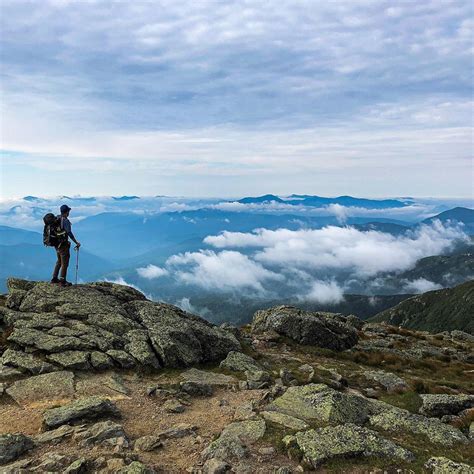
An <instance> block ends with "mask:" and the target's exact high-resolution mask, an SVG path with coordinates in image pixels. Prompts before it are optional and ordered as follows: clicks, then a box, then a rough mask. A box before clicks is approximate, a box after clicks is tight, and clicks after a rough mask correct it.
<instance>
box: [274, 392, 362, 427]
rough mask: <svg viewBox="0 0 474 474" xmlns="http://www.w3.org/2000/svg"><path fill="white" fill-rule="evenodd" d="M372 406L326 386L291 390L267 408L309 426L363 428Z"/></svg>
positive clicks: (359, 398)
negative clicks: (351, 424) (359, 425)
mask: <svg viewBox="0 0 474 474" xmlns="http://www.w3.org/2000/svg"><path fill="white" fill-rule="evenodd" d="M369 409H370V402H369V401H368V400H367V399H365V398H363V397H361V396H358V395H353V394H350V393H341V392H338V391H336V390H334V389H332V388H330V387H328V386H327V385H324V384H308V385H301V386H297V387H289V388H288V390H287V391H286V392H285V393H284V394H283V395H282V396H280V397H278V398H277V399H275V400H274V401H273V402H272V403H271V404H270V405H268V407H267V411H277V412H279V413H284V414H286V415H290V416H292V417H295V418H299V419H302V420H305V421H307V422H314V421H316V422H319V423H332V424H339V423H356V424H362V423H364V422H365V421H366V420H367V419H368V417H369Z"/></svg>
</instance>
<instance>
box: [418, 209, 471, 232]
mask: <svg viewBox="0 0 474 474" xmlns="http://www.w3.org/2000/svg"><path fill="white" fill-rule="evenodd" d="M434 220H439V221H441V222H442V223H446V222H448V221H451V222H460V223H462V224H464V226H465V230H466V232H467V233H468V234H474V210H473V209H469V208H467V207H455V208H453V209H449V210H448V211H444V212H441V213H440V214H436V215H435V216H432V217H429V218H428V219H425V220H424V221H423V223H425V224H431V223H432V222H433V221H434Z"/></svg>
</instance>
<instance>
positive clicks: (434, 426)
mask: <svg viewBox="0 0 474 474" xmlns="http://www.w3.org/2000/svg"><path fill="white" fill-rule="evenodd" d="M374 406H377V404H376V402H374ZM369 423H370V425H371V426H373V427H374V428H377V429H381V430H384V431H389V432H394V433H403V432H409V433H412V434H414V435H418V436H423V437H425V439H426V440H427V441H429V442H431V443H434V444H439V445H441V446H443V447H447V448H450V447H452V446H455V445H457V444H466V443H467V442H468V439H467V438H466V436H464V434H463V433H462V432H461V431H460V430H459V429H457V428H455V427H454V426H451V425H447V424H445V423H442V422H441V421H440V420H437V419H436V418H427V417H425V416H422V415H416V414H413V413H410V412H409V411H407V410H403V409H401V408H396V407H393V406H391V405H388V406H385V407H384V408H382V409H381V410H380V411H379V413H377V414H375V415H372V416H371V417H370V418H369Z"/></svg>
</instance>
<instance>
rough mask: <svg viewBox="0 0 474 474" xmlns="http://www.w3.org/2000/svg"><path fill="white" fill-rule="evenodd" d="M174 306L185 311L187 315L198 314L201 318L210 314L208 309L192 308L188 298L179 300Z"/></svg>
mask: <svg viewBox="0 0 474 474" xmlns="http://www.w3.org/2000/svg"><path fill="white" fill-rule="evenodd" d="M176 306H179V307H180V308H181V309H182V310H183V311H187V312H188V313H192V314H199V315H200V316H202V317H203V318H205V317H207V316H209V315H211V314H212V312H211V310H210V309H209V308H206V307H204V308H198V307H197V306H194V305H193V304H192V303H191V300H190V299H189V298H181V299H180V300H179V301H177V302H176Z"/></svg>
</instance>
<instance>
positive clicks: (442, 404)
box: [420, 394, 474, 418]
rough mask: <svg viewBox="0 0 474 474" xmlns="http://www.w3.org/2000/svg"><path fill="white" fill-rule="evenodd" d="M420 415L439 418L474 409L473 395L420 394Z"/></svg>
mask: <svg viewBox="0 0 474 474" xmlns="http://www.w3.org/2000/svg"><path fill="white" fill-rule="evenodd" d="M420 397H421V401H422V405H421V408H420V413H421V414H422V415H425V416H435V417H437V418H441V417H442V416H445V415H457V414H458V413H459V412H461V411H463V410H466V409H468V408H474V395H445V394H422V395H420Z"/></svg>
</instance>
